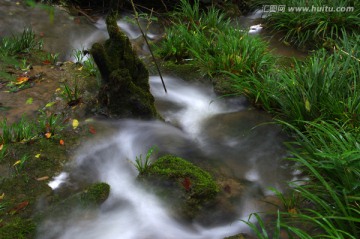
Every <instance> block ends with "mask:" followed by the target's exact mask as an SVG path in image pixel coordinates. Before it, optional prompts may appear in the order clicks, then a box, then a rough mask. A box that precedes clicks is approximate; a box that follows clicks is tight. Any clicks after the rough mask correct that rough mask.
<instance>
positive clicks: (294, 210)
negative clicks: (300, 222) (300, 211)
mask: <svg viewBox="0 0 360 239" xmlns="http://www.w3.org/2000/svg"><path fill="white" fill-rule="evenodd" d="M288 212H289V213H290V214H294V215H295V214H297V210H296V208H290V209H289V210H288Z"/></svg>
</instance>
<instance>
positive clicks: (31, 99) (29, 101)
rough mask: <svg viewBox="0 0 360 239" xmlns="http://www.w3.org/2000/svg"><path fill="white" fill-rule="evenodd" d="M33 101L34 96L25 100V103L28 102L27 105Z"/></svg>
mask: <svg viewBox="0 0 360 239" xmlns="http://www.w3.org/2000/svg"><path fill="white" fill-rule="evenodd" d="M32 103H33V98H31V97H30V98H29V99H27V100H26V102H25V104H27V105H31V104H32Z"/></svg>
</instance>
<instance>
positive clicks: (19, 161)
mask: <svg viewBox="0 0 360 239" xmlns="http://www.w3.org/2000/svg"><path fill="white" fill-rule="evenodd" d="M19 163H21V160H18V161H16V162H15V163H14V164H13V167H15V166H16V165H18V164H19Z"/></svg>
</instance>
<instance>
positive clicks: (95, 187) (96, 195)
mask: <svg viewBox="0 0 360 239" xmlns="http://www.w3.org/2000/svg"><path fill="white" fill-rule="evenodd" d="M109 194H110V185H109V184H107V183H95V184H92V185H90V186H89V187H88V188H87V189H86V190H84V191H83V192H82V193H81V194H80V198H81V202H82V204H85V205H88V204H92V205H100V204H102V203H103V202H105V200H106V199H107V198H108V197H109Z"/></svg>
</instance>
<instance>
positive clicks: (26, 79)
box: [15, 76, 29, 85]
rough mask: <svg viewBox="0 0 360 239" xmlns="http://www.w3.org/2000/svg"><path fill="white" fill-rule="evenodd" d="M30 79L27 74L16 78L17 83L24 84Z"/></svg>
mask: <svg viewBox="0 0 360 239" xmlns="http://www.w3.org/2000/svg"><path fill="white" fill-rule="evenodd" d="M28 80H29V77H26V76H20V77H18V78H17V79H16V82H15V85H21V84H24V83H25V82H27V81H28Z"/></svg>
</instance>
